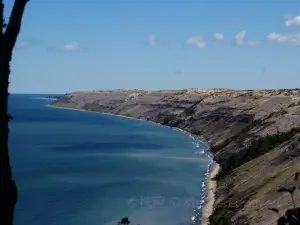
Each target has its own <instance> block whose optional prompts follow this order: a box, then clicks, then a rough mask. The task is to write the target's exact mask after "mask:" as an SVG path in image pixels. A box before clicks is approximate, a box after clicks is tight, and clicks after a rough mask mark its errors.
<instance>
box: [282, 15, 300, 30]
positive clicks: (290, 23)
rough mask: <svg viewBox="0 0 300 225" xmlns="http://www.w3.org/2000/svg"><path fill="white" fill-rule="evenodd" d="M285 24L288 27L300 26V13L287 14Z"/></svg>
mask: <svg viewBox="0 0 300 225" xmlns="http://www.w3.org/2000/svg"><path fill="white" fill-rule="evenodd" d="M285 26H287V27H300V15H297V16H294V17H293V16H286V20H285Z"/></svg>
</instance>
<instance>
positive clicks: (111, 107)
mask: <svg viewBox="0 0 300 225" xmlns="http://www.w3.org/2000/svg"><path fill="white" fill-rule="evenodd" d="M51 106H55V107H60V108H66V109H75V110H84V111H91V112H98V113H104V114H109V115H117V116H122V117H126V118H134V119H139V120H146V121H148V122H153V123H155V124H158V125H163V126H169V127H171V128H173V129H176V130H179V131H182V132H186V133H187V134H189V135H192V136H196V137H198V138H200V140H201V141H202V143H207V145H206V146H207V147H209V146H211V148H210V149H209V150H210V151H211V153H212V154H213V156H212V154H209V155H211V156H212V158H213V160H214V161H215V162H216V163H217V164H218V165H219V166H215V167H213V168H214V169H211V170H210V173H209V175H208V177H207V180H206V187H207V198H206V201H205V204H204V206H203V208H202V214H203V218H204V219H203V223H204V224H205V225H206V224H208V218H209V217H210V219H209V220H210V225H218V224H220V223H221V222H223V221H226V222H227V224H233V225H241V224H250V225H267V224H268V225H269V224H270V221H274V222H275V221H276V219H277V218H276V214H274V213H272V212H270V211H268V210H267V208H271V207H279V210H285V209H287V208H289V207H291V206H292V202H291V201H289V200H286V199H282V198H281V195H280V194H278V193H277V191H276V187H278V186H282V185H285V186H286V185H291V184H292V182H293V180H292V179H291V175H290V174H293V173H295V172H297V171H300V90H298V89H294V90H292V89H284V90H254V91H252V90H249V91H237V90H230V89H210V90H200V89H185V90H172V91H138V90H132V91H127V90H116V91H94V92H74V93H69V94H67V95H65V96H63V97H62V98H60V99H58V100H57V101H54V102H53V103H52V104H51ZM268 139H270V140H272V142H270V141H269V140H268ZM261 143H263V145H261ZM260 145H261V146H260ZM260 149H262V150H260ZM217 171H219V172H218V173H217ZM215 174H218V175H217V176H216V178H217V179H216V180H211V178H212V177H213V175H215ZM258 174H259V176H258ZM208 195H209V196H208ZM253 202H255V203H256V204H253ZM295 203H296V204H298V203H300V193H296V196H295ZM274 204H276V205H274ZM199 208H200V207H199ZM258 212H259V213H258ZM210 215H211V216H210Z"/></svg>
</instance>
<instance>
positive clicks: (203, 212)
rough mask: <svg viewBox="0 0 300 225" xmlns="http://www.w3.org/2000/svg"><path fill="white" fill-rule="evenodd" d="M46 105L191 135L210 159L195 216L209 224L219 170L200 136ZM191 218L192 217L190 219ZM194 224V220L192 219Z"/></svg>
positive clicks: (201, 221)
mask: <svg viewBox="0 0 300 225" xmlns="http://www.w3.org/2000/svg"><path fill="white" fill-rule="evenodd" d="M46 106H47V107H52V108H59V109H66V110H74V111H82V112H92V113H98V114H103V115H108V116H117V117H121V118H126V119H133V120H139V121H142V122H148V123H151V124H154V125H156V126H160V127H164V128H168V129H172V130H175V131H177V132H182V133H184V134H186V135H188V136H189V137H191V138H192V139H193V140H195V139H197V140H198V141H199V142H200V143H201V144H202V145H203V146H205V148H204V154H205V155H206V156H207V157H208V158H209V159H210V162H209V164H208V166H207V173H206V176H205V180H204V184H205V186H204V189H203V192H204V193H202V195H203V194H204V196H205V197H204V203H203V204H201V205H199V206H198V209H199V211H198V212H197V215H196V216H197V217H198V221H197V222H198V223H197V224H199V225H209V217H210V216H211V215H212V213H213V210H214V203H215V192H216V187H217V182H216V181H214V180H213V178H214V177H215V176H216V175H217V174H218V172H219V170H220V165H219V164H218V163H217V162H215V161H214V160H213V155H212V153H211V152H210V146H209V144H208V143H207V142H204V141H203V140H201V139H200V137H198V136H196V135H193V134H191V133H189V132H188V131H185V130H182V129H180V128H177V127H170V126H166V125H162V124H160V123H156V122H153V121H149V120H145V119H138V118H134V117H129V116H123V115H116V114H112V113H104V112H94V111H90V110H86V109H74V108H66V107H59V106H53V105H46ZM192 220H193V219H192ZM193 223H194V224H195V223H196V221H193Z"/></svg>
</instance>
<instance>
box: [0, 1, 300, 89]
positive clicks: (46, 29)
mask: <svg viewBox="0 0 300 225" xmlns="http://www.w3.org/2000/svg"><path fill="white" fill-rule="evenodd" d="M12 2H13V0H4V3H5V6H6V9H5V13H6V17H7V18H8V16H9V13H10V10H11V7H12ZM10 81H11V85H10V91H11V92H12V93H66V92H72V91H86V90H99V89H117V88H121V89H133V88H137V89H181V88H217V87H218V88H219V87H221V88H225V87H226V88H234V89H262V88H267V89H273V88H295V87H298V88H299V87H300V1H299V0H202V1H201V0H30V2H29V3H28V5H27V7H26V11H25V15H24V20H23V25H22V30H21V33H20V36H19V38H18V43H17V46H16V48H15V50H14V55H13V61H12V73H11V78H10Z"/></svg>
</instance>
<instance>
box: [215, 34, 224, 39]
mask: <svg viewBox="0 0 300 225" xmlns="http://www.w3.org/2000/svg"><path fill="white" fill-rule="evenodd" d="M214 38H215V39H216V40H218V41H221V40H223V39H224V34H222V33H215V34H214Z"/></svg>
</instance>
